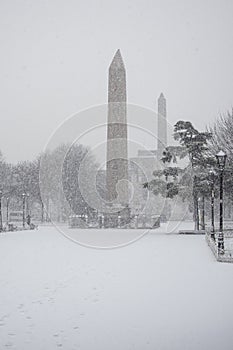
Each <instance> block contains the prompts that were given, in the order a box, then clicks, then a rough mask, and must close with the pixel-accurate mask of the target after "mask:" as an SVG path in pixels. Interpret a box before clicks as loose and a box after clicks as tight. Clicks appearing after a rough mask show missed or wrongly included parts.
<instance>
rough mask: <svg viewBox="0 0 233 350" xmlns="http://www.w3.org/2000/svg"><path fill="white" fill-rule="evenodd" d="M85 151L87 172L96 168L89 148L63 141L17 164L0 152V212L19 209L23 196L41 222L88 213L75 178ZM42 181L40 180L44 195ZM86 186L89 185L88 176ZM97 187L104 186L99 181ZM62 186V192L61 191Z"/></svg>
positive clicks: (89, 209)
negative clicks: (9, 160) (0, 199)
mask: <svg viewBox="0 0 233 350" xmlns="http://www.w3.org/2000/svg"><path fill="white" fill-rule="evenodd" d="M87 154H90V155H89V156H88V169H86V171H87V174H88V173H90V172H92V171H97V169H98V163H97V162H96V160H95V158H94V156H93V155H91V153H90V152H89V150H88V148H87V147H84V146H83V145H80V144H75V145H72V147H71V146H70V145H66V144H62V145H60V146H58V147H57V148H55V149H54V150H51V151H46V152H44V153H41V154H40V155H39V156H38V157H36V158H35V159H34V160H32V161H21V162H18V163H17V164H10V163H8V162H6V161H5V159H4V157H3V155H2V153H0V190H1V191H2V208H3V211H4V210H6V206H8V207H9V208H8V209H9V210H22V201H23V196H25V198H26V205H27V210H29V211H30V213H31V214H32V216H34V217H35V219H37V220H40V221H42V222H43V221H49V220H50V217H52V219H53V220H56V221H65V220H67V217H68V216H69V214H70V213H71V212H72V213H75V214H81V215H82V214H84V213H85V214H88V215H91V213H93V209H92V208H91V207H90V205H89V203H86V202H85V200H84V198H83V197H82V194H81V192H80V188H79V181H78V172H79V166H80V164H81V162H82V160H83V158H84V157H85V156H86V155H87ZM64 155H65V156H64ZM62 157H63V158H64V161H63V163H62V174H61V179H62V184H61V186H59V184H58V181H59V176H60V175H59V172H60V170H61V169H59V168H58V166H59V164H60V163H61V160H62V159H63V158H62ZM42 161H43V162H44V163H43V164H46V167H47V169H46V170H45V172H44V174H43V173H42V174H41V173H40V167H41V162H42ZM43 175H44V178H43ZM51 179H52V180H51ZM48 180H50V181H48ZM41 181H43V198H42V194H41V187H40V185H41ZM102 182H103V181H102ZM86 185H87V186H88V176H87V181H86ZM97 187H98V184H97ZM99 187H100V192H101V191H102V188H103V184H101V182H100V183H99ZM61 189H62V192H63V195H61V193H60V192H61ZM67 203H68V204H69V205H67Z"/></svg>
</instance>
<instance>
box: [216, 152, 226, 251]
mask: <svg viewBox="0 0 233 350" xmlns="http://www.w3.org/2000/svg"><path fill="white" fill-rule="evenodd" d="M226 158H227V155H226V153H224V152H223V151H220V152H218V153H217V154H216V159H217V163H218V167H219V181H220V188H219V192H220V194H219V236H218V251H219V253H220V254H224V236H223V172H224V168H225V164H226Z"/></svg>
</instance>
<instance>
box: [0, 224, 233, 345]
mask: <svg viewBox="0 0 233 350" xmlns="http://www.w3.org/2000/svg"><path fill="white" fill-rule="evenodd" d="M110 231H111V230H103V231H102V233H101V231H94V230H92V233H91V234H92V235H93V234H95V235H100V236H101V235H106V234H107V233H108V232H109V233H110V234H113V233H112V232H110ZM166 231H168V232H170V231H171V230H168V227H167V226H165V225H163V226H162V227H161V228H160V229H159V230H154V231H151V233H148V234H147V235H144V236H143V237H142V238H141V239H140V240H137V241H136V242H134V243H133V244H130V245H126V246H125V247H123V248H119V249H109V250H106V249H105V250H104V249H89V248H86V247H83V246H80V245H78V244H75V243H73V242H72V241H71V240H69V239H66V238H65V237H64V236H63V235H62V234H60V233H59V232H58V231H57V230H56V229H55V228H53V227H43V228H40V229H39V230H38V231H27V232H14V233H7V234H3V235H1V236H0V257H1V263H0V349H17V350H27V349H30V350H32V349H33V350H53V349H57V348H63V349H65V350H76V349H83V350H92V349H93V350H120V349H122V350H128V349H138V350H144V349H152V350H157V349H164V350H176V349H177V350H178V349H179V350H181V349H182V350H183V349H184V350H191V349H195V350H202V349H203V350H207V349H208V350H209V349H218V350H219V349H221V350H227V349H229V350H232V349H233V332H232V325H233V264H223V263H217V262H216V261H215V259H214V257H213V255H212V253H211V251H210V249H209V248H208V246H207V244H206V242H205V237H204V236H202V235H199V236H193V235H175V234H166V233H165V232H166ZM85 232H86V234H87V232H88V231H87V230H86V231H85ZM85 232H82V234H81V236H82V237H83V236H84V234H85ZM117 232H118V233H120V231H116V233H115V234H117ZM121 234H124V235H125V236H127V235H128V236H129V239H131V236H132V235H134V234H135V231H134V233H132V232H129V231H126V230H125V231H124V230H122V232H121ZM105 237H106V236H105ZM104 240H105V238H104ZM104 240H102V241H104ZM102 241H101V242H102Z"/></svg>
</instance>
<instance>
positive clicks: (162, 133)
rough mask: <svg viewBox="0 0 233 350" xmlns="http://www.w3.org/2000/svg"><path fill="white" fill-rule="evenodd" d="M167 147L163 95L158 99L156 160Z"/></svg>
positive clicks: (165, 112) (165, 106)
mask: <svg viewBox="0 0 233 350" xmlns="http://www.w3.org/2000/svg"><path fill="white" fill-rule="evenodd" d="M166 147H167V103H166V99H165V97H164V95H163V93H161V94H160V96H159V99H158V145H157V158H158V160H160V159H161V158H162V155H163V151H164V149H165V148H166Z"/></svg>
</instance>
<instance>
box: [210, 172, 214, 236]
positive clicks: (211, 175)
mask: <svg viewBox="0 0 233 350" xmlns="http://www.w3.org/2000/svg"><path fill="white" fill-rule="evenodd" d="M209 174H210V184H211V238H212V239H213V240H215V234H214V231H215V229H214V183H215V173H214V171H213V170H210V171H209Z"/></svg>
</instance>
